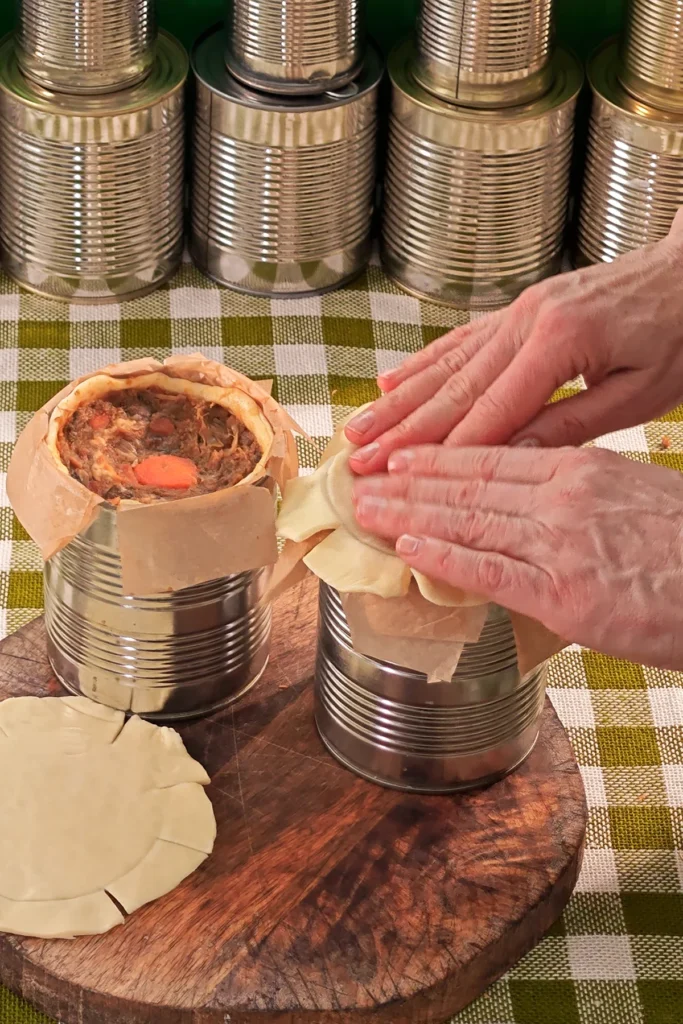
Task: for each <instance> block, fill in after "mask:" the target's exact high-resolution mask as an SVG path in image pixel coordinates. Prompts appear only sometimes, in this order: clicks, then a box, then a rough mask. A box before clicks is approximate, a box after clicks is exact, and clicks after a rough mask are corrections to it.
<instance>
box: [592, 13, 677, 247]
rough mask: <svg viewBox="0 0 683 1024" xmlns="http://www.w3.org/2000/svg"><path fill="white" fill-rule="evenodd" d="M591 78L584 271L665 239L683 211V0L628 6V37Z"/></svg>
mask: <svg viewBox="0 0 683 1024" xmlns="http://www.w3.org/2000/svg"><path fill="white" fill-rule="evenodd" d="M589 79H590V83H591V87H592V90H593V110H592V115H591V128H590V141H589V147H588V156H587V161H586V175H585V180H584V186H583V197H582V203H581V215H580V222H579V234H578V245H577V263H579V264H584V265H585V264H590V263H600V262H604V263H609V262H611V261H612V260H613V259H615V258H616V257H617V256H620V255H622V254H623V253H625V252H629V251H630V250H632V249H637V248H639V247H640V246H642V245H647V244H649V243H651V242H657V241H659V240H660V239H662V238H664V237H665V236H666V235H667V234H668V232H669V229H670V228H671V224H672V222H673V219H674V217H675V215H676V211H677V210H678V208H679V207H681V206H683V0H629V6H628V10H627V17H626V24H625V29H624V32H623V34H622V37H621V39H620V40H619V41H618V42H617V41H614V42H611V43H608V44H607V45H606V46H603V47H602V48H601V49H600V50H599V51H598V53H597V54H596V55H595V56H594V57H593V59H592V61H591V64H590V68H589Z"/></svg>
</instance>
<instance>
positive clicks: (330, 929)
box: [0, 582, 586, 1024]
mask: <svg viewBox="0 0 683 1024" xmlns="http://www.w3.org/2000/svg"><path fill="white" fill-rule="evenodd" d="M315 620H316V588H315V587H314V585H313V584H312V583H311V582H307V583H305V584H303V585H302V586H301V588H300V589H299V590H298V591H295V592H293V593H290V594H288V595H286V596H285V597H283V598H282V599H281V600H280V601H279V603H278V605H277V607H276V611H275V626H274V637H273V644H274V646H273V654H272V659H271V664H270V668H269V669H268V672H267V674H266V676H265V678H264V679H263V680H262V682H261V683H260V684H259V686H258V687H257V688H255V689H254V690H253V691H252V693H251V694H250V695H249V696H248V697H247V698H246V699H244V700H243V701H242V702H241V703H240V704H238V705H237V706H236V707H235V708H234V709H228V710H226V711H224V712H222V713H220V714H217V715H215V716H214V717H212V718H209V719H204V720H200V721H195V722H193V723H190V724H188V725H184V726H182V727H180V732H181V733H182V736H183V739H184V740H185V743H186V744H187V747H188V749H189V751H190V753H191V754H192V755H193V756H194V757H196V758H198V759H199V760H200V761H201V762H202V763H203V764H204V765H205V766H206V768H207V769H208V771H209V773H210V774H211V777H212V780H213V782H212V785H211V788H210V789H209V794H210V796H211V799H212V800H213V804H214V808H215V811H216V816H217V819H218V839H217V842H216V848H215V851H214V853H213V855H212V856H211V857H210V858H209V859H208V860H207V861H206V862H205V864H204V865H203V866H202V867H201V868H200V870H199V871H197V872H196V873H195V874H194V875H193V876H191V877H190V878H189V879H187V880H186V881H185V883H184V884H183V885H182V886H181V887H180V888H179V889H176V890H175V892H173V893H171V894H169V895H168V896H166V897H165V898H164V899H161V900H159V901H158V902H156V903H153V904H151V905H149V906H147V907H144V908H143V909H142V910H140V911H138V912H137V913H135V914H133V915H132V916H131V917H130V918H129V919H128V920H127V921H126V924H125V925H124V926H122V927H120V928H118V929H116V930H114V931H113V932H110V933H109V934H108V935H104V936H99V937H95V938H85V939H77V940H75V941H71V942H69V941H53V942H45V941H39V940H35V939H22V938H18V937H16V936H9V935H0V980H1V981H2V982H3V983H4V984H5V985H7V986H9V987H10V988H11V989H13V990H14V991H15V992H17V993H20V994H21V995H23V996H24V997H25V998H26V999H28V1000H29V1001H30V1002H32V1003H34V1004H35V1005H36V1006H37V1007H38V1008H39V1009H41V1010H42V1011H43V1012H45V1013H46V1014H48V1015H49V1016H50V1017H53V1018H57V1019H59V1020H60V1021H65V1022H67V1024H360V1022H361V1021H363V1022H367V1021H368V1020H372V1021H377V1022H384V1024H420V1022H441V1021H445V1020H446V1019H447V1018H449V1017H450V1016H451V1014H453V1013H455V1012H456V1011H457V1010H459V1009H461V1008H462V1007H463V1006H465V1005H466V1004H467V1003H469V1002H470V1001H471V1000H472V999H474V998H475V997H476V996H477V995H479V993H481V992H482V991H483V990H484V989H485V988H486V986H487V985H489V984H490V983H491V982H492V981H494V980H495V979H496V978H498V977H499V976H500V975H501V974H503V973H504V971H505V970H506V969H507V968H508V967H510V966H511V965H512V964H514V963H515V961H516V960H518V959H519V957H520V956H522V955H523V954H524V953H525V952H526V951H527V950H529V949H530V948H531V947H532V946H533V945H534V944H535V943H537V942H538V941H539V939H540V938H541V936H542V935H543V934H544V932H546V931H547V929H548V928H549V927H550V926H551V925H552V924H553V922H554V921H555V920H556V919H557V917H558V916H559V914H560V913H561V911H562V908H563V907H564V906H565V904H566V902H567V900H568V898H569V895H570V893H571V891H572V889H573V887H574V883H575V881H576V877H577V873H578V870H579V865H580V860H581V852H582V847H583V840H584V834H585V827H586V806H585V798H584V792H583V786H582V783H581V777H580V774H579V770H578V768H577V765H576V762H575V760H574V757H573V755H572V752H571V749H570V746H569V742H568V740H567V737H566V735H565V733H564V730H563V729H562V727H561V725H560V723H559V722H558V720H557V718H556V716H555V713H554V711H553V710H552V707H551V706H550V704H546V707H545V711H544V714H543V728H542V733H541V738H540V740H539V742H538V744H537V746H536V748H535V750H534V752H533V753H532V755H531V757H530V758H529V759H528V760H527V761H526V763H525V764H524V765H523V766H522V767H521V768H520V769H519V770H518V771H517V772H516V773H515V774H514V775H512V776H511V777H509V778H507V779H505V780H504V781H502V782H500V783H497V784H496V785H494V786H491V787H490V788H488V789H485V790H482V791H480V792H476V793H470V794H465V795H461V796H447V797H425V796H414V795H403V794H401V793H395V792H393V791H390V790H385V789H381V788H379V787H378V786H374V785H371V784H370V783H367V782H364V781H362V780H361V779H358V778H356V777H355V776H354V775H352V774H350V773H349V772H348V771H346V770H344V769H343V768H341V767H339V766H338V765H337V764H336V763H335V761H334V760H332V758H331V757H330V756H329V755H328V754H327V753H326V751H325V750H324V748H323V746H322V744H321V742H320V740H319V738H318V736H317V734H316V730H315V726H314V723H313V714H312V711H313V701H312V678H311V677H312V671H313V664H314V655H315ZM62 692H63V691H62V690H61V688H60V686H59V684H58V683H57V682H56V681H55V679H54V677H53V676H52V673H51V671H50V668H49V665H48V662H47V657H46V654H45V631H44V626H43V623H42V621H41V620H38V621H36V622H34V623H32V624H31V625H29V626H26V627H25V628H24V629H23V630H21V631H20V632H19V633H16V634H15V635H14V636H11V637H9V638H8V639H7V640H5V641H4V643H2V644H1V645H0V698H4V697H11V696H19V695H21V694H38V695H59V694H60V693H62ZM0 784H1V783H0Z"/></svg>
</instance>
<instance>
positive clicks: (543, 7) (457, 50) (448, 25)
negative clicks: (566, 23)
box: [415, 0, 553, 107]
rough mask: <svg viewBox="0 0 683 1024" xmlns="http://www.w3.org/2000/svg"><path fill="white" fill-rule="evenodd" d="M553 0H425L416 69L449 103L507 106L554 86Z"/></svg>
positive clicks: (430, 88) (534, 97)
mask: <svg viewBox="0 0 683 1024" xmlns="http://www.w3.org/2000/svg"><path fill="white" fill-rule="evenodd" d="M552 54H553V0H423V2H422V5H421V8H420V15H419V18H418V29H417V57H416V62H415V75H416V77H417V79H418V80H419V81H420V83H421V84H422V85H423V86H424V88H425V89H427V90H428V91H429V92H432V93H434V94H435V95H436V96H440V97H442V98H443V99H445V100H449V101H450V102H452V103H458V104H462V105H465V106H467V105H471V106H474V107H509V106H515V105H517V104H520V103H530V102H533V101H534V100H537V99H539V98H540V97H541V96H543V94H544V93H546V92H547V91H548V90H549V89H550V88H551V86H552V76H553V70H552Z"/></svg>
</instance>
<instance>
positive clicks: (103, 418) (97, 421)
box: [90, 412, 111, 430]
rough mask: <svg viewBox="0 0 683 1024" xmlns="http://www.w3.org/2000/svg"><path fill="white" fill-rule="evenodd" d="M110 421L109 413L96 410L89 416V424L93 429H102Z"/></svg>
mask: <svg viewBox="0 0 683 1024" xmlns="http://www.w3.org/2000/svg"><path fill="white" fill-rule="evenodd" d="M110 423H111V420H110V418H109V413H106V412H96V413H95V415H94V416H91V417H90V426H91V427H92V429H93V430H104V428H105V427H108V426H109V424H110Z"/></svg>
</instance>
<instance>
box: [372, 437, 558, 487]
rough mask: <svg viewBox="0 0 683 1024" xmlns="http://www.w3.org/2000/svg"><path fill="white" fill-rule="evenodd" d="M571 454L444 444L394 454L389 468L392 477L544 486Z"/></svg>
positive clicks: (553, 451) (528, 449)
mask: <svg viewBox="0 0 683 1024" xmlns="http://www.w3.org/2000/svg"><path fill="white" fill-rule="evenodd" d="M571 454H573V453H572V451H571V449H569V450H567V449H562V448H557V449H555V448H554V449H547V450H539V449H536V448H444V447H443V445H423V446H419V447H415V448H404V449H400V450H399V451H396V452H393V453H392V455H391V456H390V457H389V460H388V468H389V473H390V474H393V473H410V474H411V475H413V476H423V477H424V476H434V477H445V478H450V479H455V478H457V479H463V480H464V479H480V480H497V481H509V482H512V483H520V484H542V483H546V482H547V481H549V480H552V479H553V477H554V476H555V474H556V473H557V472H558V470H559V469H560V468H561V466H562V465H563V463H564V462H566V460H567V458H568V456H569V455H571Z"/></svg>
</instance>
